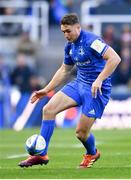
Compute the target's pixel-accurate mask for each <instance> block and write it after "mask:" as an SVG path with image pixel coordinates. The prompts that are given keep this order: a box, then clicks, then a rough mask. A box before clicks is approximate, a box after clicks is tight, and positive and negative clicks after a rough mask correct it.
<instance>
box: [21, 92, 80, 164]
mask: <svg viewBox="0 0 131 180" xmlns="http://www.w3.org/2000/svg"><path fill="white" fill-rule="evenodd" d="M76 105H77V103H76V102H75V101H74V100H73V99H71V98H70V97H68V96H67V95H65V94H64V93H63V92H61V91H59V92H58V93H56V94H55V95H54V96H53V97H52V98H51V100H50V101H49V102H48V103H47V105H46V106H45V107H44V108H43V122H42V125H41V133H40V134H41V135H42V136H43V137H44V138H45V140H46V144H47V146H46V148H45V150H44V152H43V153H42V154H40V155H38V156H30V157H29V158H27V159H26V160H24V161H21V162H20V163H19V164H18V165H19V166H20V167H29V166H33V165H38V164H40V165H42V164H45V165H46V164H47V163H48V162H49V157H48V155H47V150H48V145H49V142H50V138H51V136H52V134H53V130H54V126H55V125H54V124H55V117H56V115H57V113H59V112H61V111H63V110H65V109H68V108H70V107H73V106H76Z"/></svg>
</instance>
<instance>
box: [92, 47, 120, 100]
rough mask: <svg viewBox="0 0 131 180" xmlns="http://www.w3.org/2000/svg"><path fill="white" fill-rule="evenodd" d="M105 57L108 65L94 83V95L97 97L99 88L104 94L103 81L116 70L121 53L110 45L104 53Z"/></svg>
mask: <svg viewBox="0 0 131 180" xmlns="http://www.w3.org/2000/svg"><path fill="white" fill-rule="evenodd" d="M103 59H105V60H107V62H106V65H105V67H104V69H103V70H102V72H101V73H100V74H99V76H98V77H97V79H96V80H95V81H94V82H93V84H92V95H93V97H95V98H96V96H97V91H98V90H99V91H100V93H101V94H102V92H101V86H102V82H103V81H104V80H105V79H106V78H107V77H109V76H110V75H111V74H112V73H113V72H114V70H115V69H116V67H117V66H118V64H119V63H120V61H121V58H120V57H119V55H118V54H117V53H116V52H115V51H114V50H113V49H112V48H111V47H108V49H107V50H106V52H105V53H104V55H103Z"/></svg>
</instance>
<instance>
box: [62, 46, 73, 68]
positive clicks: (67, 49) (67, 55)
mask: <svg viewBox="0 0 131 180" xmlns="http://www.w3.org/2000/svg"><path fill="white" fill-rule="evenodd" d="M70 51H71V50H70V45H69V44H67V45H66V46H65V50H64V52H65V54H64V64H67V65H74V62H73V60H72V58H71V55H70Z"/></svg>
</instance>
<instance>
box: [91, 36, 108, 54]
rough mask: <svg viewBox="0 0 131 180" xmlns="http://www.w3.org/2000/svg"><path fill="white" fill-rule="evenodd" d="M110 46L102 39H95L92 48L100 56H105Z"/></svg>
mask: <svg viewBox="0 0 131 180" xmlns="http://www.w3.org/2000/svg"><path fill="white" fill-rule="evenodd" d="M108 47H109V46H108V45H107V44H106V43H105V42H104V41H103V40H102V39H100V38H99V39H95V40H94V41H92V43H91V45H90V48H91V49H92V50H93V51H95V52H96V54H98V55H99V56H103V55H104V53H105V52H106V50H107V49H108Z"/></svg>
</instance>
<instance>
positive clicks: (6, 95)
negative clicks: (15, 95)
mask: <svg viewBox="0 0 131 180" xmlns="http://www.w3.org/2000/svg"><path fill="white" fill-rule="evenodd" d="M10 90H11V86H10V77H9V67H8V66H7V65H6V64H5V61H4V56H2V55H0V128H1V127H3V126H6V125H8V122H9V118H10V113H11V108H10Z"/></svg>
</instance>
